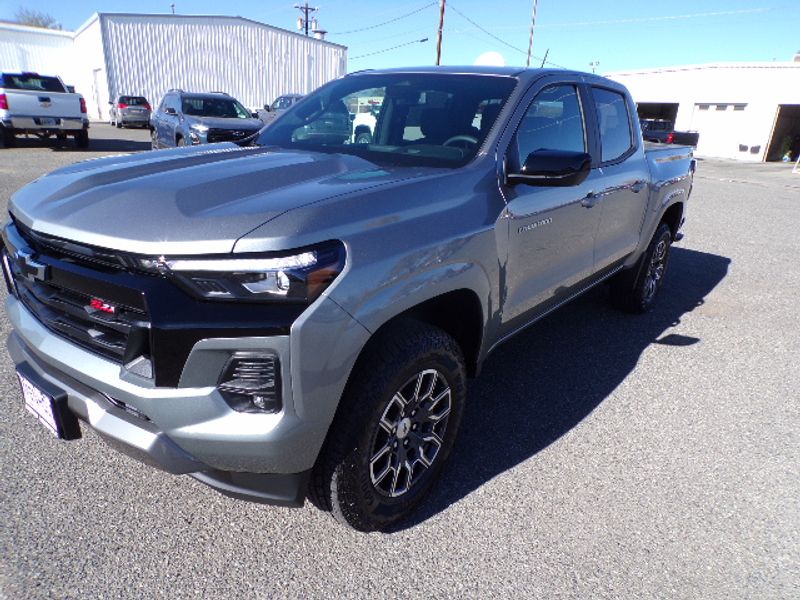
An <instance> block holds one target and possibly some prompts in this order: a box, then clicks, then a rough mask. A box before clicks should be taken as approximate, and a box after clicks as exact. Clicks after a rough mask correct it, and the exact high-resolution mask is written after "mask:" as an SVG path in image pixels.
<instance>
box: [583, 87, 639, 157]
mask: <svg viewBox="0 0 800 600" xmlns="http://www.w3.org/2000/svg"><path fill="white" fill-rule="evenodd" d="M592 96H594V105H595V110H596V111H597V124H598V126H599V129H600V145H601V146H602V148H603V152H602V162H608V161H610V160H615V159H617V158H619V157H620V156H622V155H623V154H625V153H626V152H627V151H628V150H630V148H631V146H632V145H633V136H632V135H631V120H630V118H629V114H628V104H627V102H625V96H623V95H622V94H620V93H618V92H612V91H611V90H606V89H603V88H592Z"/></svg>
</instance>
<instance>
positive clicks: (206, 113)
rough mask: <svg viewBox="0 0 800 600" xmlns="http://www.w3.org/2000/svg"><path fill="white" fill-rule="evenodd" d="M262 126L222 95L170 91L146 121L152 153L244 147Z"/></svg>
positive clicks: (233, 99) (237, 104) (238, 104)
mask: <svg viewBox="0 0 800 600" xmlns="http://www.w3.org/2000/svg"><path fill="white" fill-rule="evenodd" d="M263 126H264V124H263V123H262V122H261V120H260V119H258V118H256V117H255V116H254V115H253V114H252V113H250V111H248V110H247V109H246V108H245V107H244V106H242V104H241V103H240V102H239V101H238V100H236V99H235V98H233V97H231V96H229V95H228V94H225V93H223V92H209V93H192V92H184V91H183V90H170V91H169V92H167V93H166V94H165V95H164V98H163V99H162V100H161V104H159V106H158V108H157V109H156V111H155V112H154V113H153V115H152V117H151V118H150V130H151V134H152V142H153V150H156V149H158V148H171V147H174V146H192V145H196V144H213V143H215V142H235V143H237V144H246V143H247V142H248V141H249V140H251V139H252V138H253V137H254V136H255V134H256V133H258V131H259V129H261V128H262V127H263Z"/></svg>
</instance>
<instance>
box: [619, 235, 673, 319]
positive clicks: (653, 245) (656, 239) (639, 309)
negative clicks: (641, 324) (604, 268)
mask: <svg viewBox="0 0 800 600" xmlns="http://www.w3.org/2000/svg"><path fill="white" fill-rule="evenodd" d="M671 245H672V230H670V228H669V226H668V225H667V224H666V223H661V224H660V225H659V226H658V228H657V229H656V232H655V234H654V235H653V239H652V240H651V241H650V244H649V245H648V246H647V250H645V252H644V253H643V254H642V257H641V258H640V259H639V260H638V261H637V262H636V265H635V266H633V267H631V268H630V269H627V270H625V271H622V272H621V273H619V274H618V275H616V276H615V277H614V278H613V279H612V280H611V301H612V302H613V303H614V305H615V306H616V307H617V308H620V309H621V310H624V311H626V312H630V313H645V312H648V311H649V310H651V309H652V308H653V306H654V305H655V302H656V299H657V298H658V291H659V290H660V289H661V286H662V285H663V283H664V276H665V275H666V273H667V266H668V264H669V253H670V247H671Z"/></svg>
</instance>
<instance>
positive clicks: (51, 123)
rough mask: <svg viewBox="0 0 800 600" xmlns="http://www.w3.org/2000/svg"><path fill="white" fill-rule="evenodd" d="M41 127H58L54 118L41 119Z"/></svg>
mask: <svg viewBox="0 0 800 600" xmlns="http://www.w3.org/2000/svg"><path fill="white" fill-rule="evenodd" d="M39 125H42V126H47V127H55V126H56V125H57V123H56V119H54V118H52V117H41V118H40V119H39Z"/></svg>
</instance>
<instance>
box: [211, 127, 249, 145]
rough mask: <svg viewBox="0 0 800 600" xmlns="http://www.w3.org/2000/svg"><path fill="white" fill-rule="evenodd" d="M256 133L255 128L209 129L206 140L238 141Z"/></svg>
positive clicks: (212, 141)
mask: <svg viewBox="0 0 800 600" xmlns="http://www.w3.org/2000/svg"><path fill="white" fill-rule="evenodd" d="M256 133H258V130H257V129H209V130H208V133H207V134H206V140H208V143H209V144H215V143H217V142H240V141H242V140H244V139H246V138H249V137H250V136H253V135H255V134H256Z"/></svg>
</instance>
